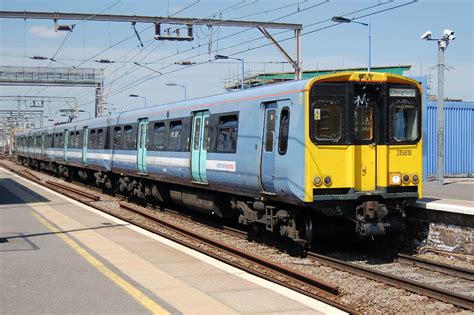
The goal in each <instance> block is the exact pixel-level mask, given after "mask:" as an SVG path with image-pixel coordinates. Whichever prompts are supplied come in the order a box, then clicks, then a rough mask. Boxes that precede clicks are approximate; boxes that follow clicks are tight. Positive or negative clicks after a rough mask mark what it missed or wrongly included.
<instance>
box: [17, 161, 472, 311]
mask: <svg viewBox="0 0 474 315" xmlns="http://www.w3.org/2000/svg"><path fill="white" fill-rule="evenodd" d="M10 170H12V169H11V168H10ZM12 171H14V172H17V171H15V170H12ZM17 173H18V172H17ZM20 175H22V176H24V177H27V178H29V179H31V180H33V181H35V182H39V183H40V184H42V185H44V184H45V183H43V182H42V181H41V180H39V178H38V177H37V176H36V175H34V174H33V173H31V172H30V171H28V170H21V171H20ZM47 183H48V184H49V188H51V189H53V190H56V191H58V190H59V192H60V193H63V194H66V195H68V196H69V197H71V198H73V199H76V200H78V201H80V202H83V203H85V204H88V205H91V206H93V207H94V208H97V209H99V210H101V211H104V212H107V213H109V214H111V215H113V216H115V217H118V218H120V219H123V220H125V221H129V222H131V221H130V218H129V215H121V214H119V213H118V212H116V211H110V210H107V209H102V208H101V207H100V206H97V205H94V203H95V201H97V200H100V198H99V199H97V196H96V195H93V194H89V193H84V191H80V190H78V189H75V188H71V187H69V186H66V185H63V184H58V183H56V182H53V184H51V183H50V181H47ZM48 184H46V185H48ZM81 186H82V187H83V188H87V187H85V185H81ZM64 187H68V188H64ZM96 193H97V191H96ZM84 198H86V199H84ZM87 198H88V199H89V200H87ZM115 199H117V198H115ZM119 199H121V200H122V201H121V202H120V210H124V209H125V210H126V211H128V212H132V213H133V214H135V215H137V216H140V217H141V218H144V219H145V220H148V221H150V222H151V221H153V222H154V224H158V225H160V226H161V227H163V228H166V229H173V230H174V233H175V234H177V235H179V236H180V237H185V238H189V239H193V241H191V243H194V245H192V246H190V245H189V244H186V243H187V242H186V241H183V240H182V239H180V237H178V238H175V237H172V236H170V235H168V234H166V233H164V234H163V233H162V232H161V231H159V230H156V229H155V228H152V227H150V226H149V224H147V223H143V222H141V223H140V222H131V223H134V224H136V225H139V226H141V227H142V228H145V229H147V230H150V231H152V232H154V233H157V234H159V235H162V236H164V237H166V238H169V239H172V240H173V241H175V242H178V243H183V242H184V243H183V245H185V246H188V247H192V248H194V249H196V250H198V251H201V252H203V253H205V254H206V255H210V256H212V257H215V258H217V259H219V260H222V261H224V262H226V263H228V264H231V265H234V266H236V267H238V268H240V269H243V270H246V271H248V272H250V273H253V274H256V275H258V276H260V277H262V278H266V279H268V280H270V281H273V282H276V283H279V284H281V285H284V286H287V287H288V285H287V284H288V283H290V284H292V285H290V288H291V289H293V290H295V291H298V292H301V293H303V294H306V295H308V296H310V297H313V298H315V299H318V300H321V301H323V302H325V303H327V304H330V305H333V306H335V307H338V308H340V309H343V310H344V311H346V312H349V313H354V312H357V311H355V310H354V309H351V308H349V307H346V306H343V305H340V304H339V303H338V302H334V300H335V298H336V297H337V294H338V289H337V288H336V287H335V286H331V285H330V284H328V283H326V282H324V281H323V282H322V283H318V282H317V281H316V280H315V279H311V277H309V278H307V276H306V275H305V274H299V275H296V276H294V278H293V279H292V278H291V277H292V276H291V275H290V274H286V273H288V272H291V269H289V268H288V267H285V266H283V265H280V266H276V265H274V263H272V262H270V261H265V260H262V261H260V262H259V260H261V258H259V257H257V256H255V255H252V254H250V255H249V256H248V257H244V256H245V255H246V253H243V252H242V251H241V250H239V249H236V248H227V249H225V246H226V245H225V244H223V243H222V242H216V241H215V240H212V239H210V238H208V237H205V236H202V235H198V234H196V233H194V232H192V231H190V230H186V229H183V228H182V227H179V226H173V224H172V223H170V222H169V221H168V220H162V219H160V218H159V217H158V216H157V215H156V210H154V209H149V208H143V207H140V206H135V205H133V204H130V203H127V202H124V200H125V199H126V198H125V197H121V198H119ZM109 201H111V200H109ZM153 213H154V214H153ZM171 213H172V212H171ZM167 214H168V212H167ZM174 215H176V216H177V217H179V218H180V219H184V218H186V216H183V215H182V214H179V215H178V214H174ZM188 220H189V221H195V220H194V219H192V218H190V217H188ZM138 221H143V220H138ZM198 223H201V224H206V223H205V222H198ZM211 228H212V226H211ZM215 229H216V230H220V231H224V232H226V233H229V234H232V235H233V236H237V237H240V238H244V237H245V236H246V235H245V234H244V233H242V231H238V230H236V229H234V228H231V227H222V226H221V227H215ZM202 244H206V246H209V247H210V248H212V250H211V252H214V253H212V254H210V253H209V251H203V249H202ZM216 251H224V252H225V254H224V255H221V254H215V252H216ZM247 254H248V253H247ZM221 256H225V258H224V259H223V258H222V257H221ZM308 256H309V257H311V258H312V259H315V260H316V261H318V262H320V263H321V264H323V265H326V266H328V267H332V268H335V269H338V270H342V271H346V272H349V273H352V274H355V275H358V276H362V277H365V278H367V279H371V280H375V281H377V282H381V283H385V284H387V285H390V286H394V287H398V288H401V289H404V290H406V291H410V292H413V293H416V294H420V295H424V296H427V297H431V298H434V299H437V300H441V301H444V302H446V303H450V304H453V305H456V306H459V307H461V308H464V309H469V310H474V298H473V296H472V295H471V296H470V295H469V294H459V293H455V292H454V291H453V290H447V289H443V288H440V287H438V286H436V285H433V284H427V283H423V282H422V281H418V280H413V279H409V278H408V277H405V276H401V275H395V274H393V273H391V271H390V270H389V269H390V268H388V269H387V270H377V269H376V268H370V267H366V266H362V265H359V264H355V263H350V262H346V261H343V260H338V259H335V258H332V257H328V256H323V255H319V254H316V253H312V252H309V253H308ZM229 257H234V258H229ZM237 257H238V258H237ZM239 259H245V260H246V262H243V263H242V262H241V263H240V264H239V263H237V262H236V260H239ZM398 262H399V263H400V264H403V265H407V266H408V265H411V266H413V268H415V267H416V268H422V269H423V270H431V271H434V272H438V273H442V274H446V275H450V276H453V277H457V279H459V278H461V279H464V280H467V281H471V282H472V280H473V277H474V273H473V271H472V270H468V269H463V268H455V267H454V268H453V267H452V266H448V265H442V264H439V263H435V262H433V261H430V260H426V259H419V258H416V257H413V256H408V255H403V254H400V255H399V257H398ZM248 266H256V270H252V269H253V268H252V269H249V268H248ZM262 268H264V269H266V270H272V271H266V272H263V273H262V272H261V270H262ZM273 270H278V272H279V273H280V274H278V275H277V276H275V277H271V276H269V273H271V272H274V271H273ZM272 278H277V279H278V280H276V281H275V279H273V280H272ZM282 279H285V280H282ZM454 281H457V280H456V279H455V280H454ZM473 285H474V284H473ZM308 286H310V287H313V289H309V290H307V289H301V287H308ZM298 287H299V289H298ZM473 292H474V291H473Z"/></svg>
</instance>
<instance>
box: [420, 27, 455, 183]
mask: <svg viewBox="0 0 474 315" xmlns="http://www.w3.org/2000/svg"><path fill="white" fill-rule="evenodd" d="M455 38H456V36H454V31H451V30H448V29H446V30H444V34H443V37H441V38H432V37H431V31H427V32H426V33H424V34H423V35H421V39H424V40H427V41H437V42H438V109H437V111H436V120H437V124H438V162H437V165H436V168H437V179H438V183H439V184H443V180H444V130H445V119H444V67H445V66H444V51H445V50H446V49H447V48H448V45H449V41H450V40H454V39H455Z"/></svg>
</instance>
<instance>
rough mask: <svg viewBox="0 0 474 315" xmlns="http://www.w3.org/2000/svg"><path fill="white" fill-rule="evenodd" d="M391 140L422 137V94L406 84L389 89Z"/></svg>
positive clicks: (405, 140)
mask: <svg viewBox="0 0 474 315" xmlns="http://www.w3.org/2000/svg"><path fill="white" fill-rule="evenodd" d="M388 104H389V120H390V124H389V126H390V130H389V136H390V141H391V142H393V143H404V142H415V141H417V140H418V139H419V138H420V129H421V122H420V96H419V94H418V93H417V90H416V89H413V88H408V87H405V86H397V87H396V88H395V87H391V88H390V89H389V101H388Z"/></svg>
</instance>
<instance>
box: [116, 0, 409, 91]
mask: <svg viewBox="0 0 474 315" xmlns="http://www.w3.org/2000/svg"><path fill="white" fill-rule="evenodd" d="M389 2H392V1H389ZM413 2H416V1H412V2H410V3H409V4H411V3H413ZM386 3H388V2H386ZM386 3H379V4H377V5H374V6H373V7H375V6H380V5H382V4H386ZM404 5H407V4H403V5H400V6H396V7H394V8H397V7H401V6H404ZM394 8H391V9H394ZM391 9H390V8H389V9H387V10H391ZM362 10H367V8H365V9H361V10H358V11H362ZM387 10H381V11H380V12H384V11H387ZM355 12H357V11H355ZM348 14H353V13H348ZM348 14H346V15H348ZM373 14H377V12H374V13H371V14H367V15H364V16H360V17H358V18H362V17H365V16H370V15H373ZM325 21H327V20H325ZM323 22H324V21H320V22H316V23H311V24H308V25H305V27H308V26H309V25H316V24H320V23H323ZM329 27H332V26H329ZM329 27H324V28H319V29H316V30H312V31H309V32H305V33H304V34H303V35H308V34H311V33H314V32H316V31H321V30H322V29H326V28H329ZM245 31H247V30H245ZM281 33H284V32H281ZM278 34H280V33H278ZM292 38H293V37H289V38H285V39H283V41H286V40H289V39H292ZM222 39H224V38H222ZM252 41H255V39H253V40H252ZM248 42H249V41H246V42H244V43H248ZM244 43H240V45H242V44H244ZM269 45H271V44H266V45H260V46H257V47H253V48H249V49H246V50H242V51H240V52H236V53H232V54H230V55H236V54H239V53H242V52H247V51H250V50H255V49H259V48H262V47H266V46H269ZM236 46H238V45H232V46H229V47H225V48H222V50H224V49H229V48H234V47H236ZM196 48H199V47H195V48H193V49H196ZM193 49H191V50H193ZM182 53H184V51H183V52H182ZM200 55H202V54H200ZM164 59H165V58H160V59H159V60H155V62H158V61H163V60H164ZM204 63H208V62H202V63H197V64H195V65H192V66H197V65H200V64H204ZM189 67H190V66H187V67H182V68H180V69H176V70H174V71H169V72H165V73H164V75H165V74H169V73H174V72H177V71H182V70H185V69H187V68H189ZM151 78H152V77H150V76H148V78H146V77H145V78H144V79H146V81H147V80H148V79H151ZM143 82H145V81H143ZM143 82H141V83H143ZM141 83H139V84H141ZM134 86H136V85H135V84H134V85H133V86H132V87H134ZM128 88H131V87H128ZM122 89H123V87H122V88H120V89H119V90H117V91H119V92H120V91H122ZM117 91H114V93H113V94H112V95H116V94H117Z"/></svg>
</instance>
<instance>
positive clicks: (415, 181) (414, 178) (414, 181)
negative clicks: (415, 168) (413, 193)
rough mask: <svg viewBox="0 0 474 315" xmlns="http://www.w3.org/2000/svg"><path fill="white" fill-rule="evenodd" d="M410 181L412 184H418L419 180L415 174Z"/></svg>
mask: <svg viewBox="0 0 474 315" xmlns="http://www.w3.org/2000/svg"><path fill="white" fill-rule="evenodd" d="M411 180H412V182H413V183H414V184H418V181H419V180H420V178H419V177H418V175H416V174H415V175H413V176H412V177H411Z"/></svg>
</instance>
